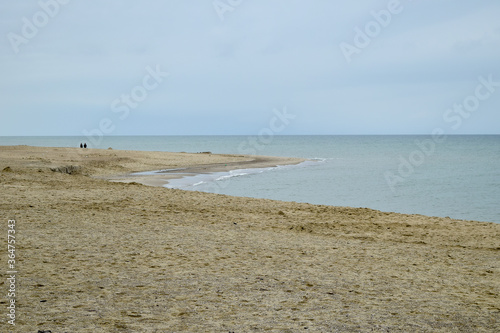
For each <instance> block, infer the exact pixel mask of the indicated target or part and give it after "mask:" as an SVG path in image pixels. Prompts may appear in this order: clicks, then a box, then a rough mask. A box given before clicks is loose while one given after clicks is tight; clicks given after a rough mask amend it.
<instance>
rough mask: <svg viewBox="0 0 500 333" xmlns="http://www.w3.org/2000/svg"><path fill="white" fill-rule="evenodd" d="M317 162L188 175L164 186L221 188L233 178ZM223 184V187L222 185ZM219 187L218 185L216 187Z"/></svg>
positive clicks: (308, 161) (191, 188)
mask: <svg viewBox="0 0 500 333" xmlns="http://www.w3.org/2000/svg"><path fill="white" fill-rule="evenodd" d="M317 163H318V161H315V160H312V159H311V160H307V161H304V162H302V163H299V164H288V165H278V166H275V167H267V168H249V169H236V170H230V171H228V172H212V173H205V174H197V175H188V176H184V177H183V178H179V179H171V180H169V182H168V184H166V185H164V186H165V187H168V188H174V189H183V190H196V189H197V188H198V187H199V186H200V185H207V184H210V183H213V184H217V183H219V184H221V185H220V186H221V187H225V186H227V184H225V183H226V182H228V181H230V180H231V179H232V178H235V177H245V176H252V175H255V174H260V173H263V172H269V171H275V170H276V171H277V170H282V169H289V168H297V167H309V166H312V165H316V164H317ZM222 184H225V185H222ZM218 186H219V185H218Z"/></svg>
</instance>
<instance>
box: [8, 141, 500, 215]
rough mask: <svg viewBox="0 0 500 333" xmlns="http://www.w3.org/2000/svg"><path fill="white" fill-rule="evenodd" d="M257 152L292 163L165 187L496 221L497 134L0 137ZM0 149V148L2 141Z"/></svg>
mask: <svg viewBox="0 0 500 333" xmlns="http://www.w3.org/2000/svg"><path fill="white" fill-rule="evenodd" d="M85 141H86V142H87V143H89V144H90V146H91V147H95V148H108V147H112V148H114V149H128V150H148V151H175V152H181V151H184V152H205V151H211V152H213V153H228V154H258V155H270V156H289V157H301V158H306V159H310V160H311V161H308V162H306V163H303V164H300V165H297V166H285V167H278V168H269V169H260V170H237V171H232V172H230V173H217V174H211V175H200V176H196V177H192V178H185V179H182V180H178V181H175V182H172V183H171V184H170V186H171V187H176V188H183V189H186V190H196V191H207V192H217V193H223V194H229V195H237V196H246V197H256V198H269V199H277V200H286V201H297V202H308V203H313V204H324V205H335V206H351V207H369V208H373V209H378V210H382V211H392V212H399V213H408V214H423V215H431V216H441V217H446V216H449V217H452V218H457V219H467V220H479V221H490V222H497V223H500V136H499V135H493V136H472V135H470V136H448V137H446V138H444V139H441V140H436V138H432V137H430V136H274V137H252V136H249V137H247V136H134V137H118V136H110V137H104V138H103V139H102V140H99V141H98V140H97V138H94V141H93V142H92V141H89V140H88V139H85V138H81V137H0V145H20V144H26V145H36V146H52V147H77V146H79V145H80V142H85ZM0 149H1V148H0Z"/></svg>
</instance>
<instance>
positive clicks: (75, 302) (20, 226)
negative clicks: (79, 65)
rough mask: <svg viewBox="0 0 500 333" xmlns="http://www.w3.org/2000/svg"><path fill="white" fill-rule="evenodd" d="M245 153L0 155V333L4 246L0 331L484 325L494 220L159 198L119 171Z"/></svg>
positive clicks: (228, 162) (218, 163)
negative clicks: (10, 240) (12, 274)
mask: <svg viewBox="0 0 500 333" xmlns="http://www.w3.org/2000/svg"><path fill="white" fill-rule="evenodd" d="M255 160H256V159H255V157H249V156H232V155H212V154H183V153H161V152H132V151H118V150H91V149H87V150H85V149H81V150H80V149H70V148H44V147H27V146H17V147H0V191H1V200H0V212H1V220H2V226H1V228H0V229H1V230H2V234H3V235H4V236H3V237H4V244H6V241H7V228H8V222H7V221H8V220H15V221H16V234H15V235H16V251H17V252H16V269H17V270H18V272H17V273H16V291H17V292H16V296H15V300H16V315H17V317H16V326H15V327H14V328H12V327H10V325H9V324H8V323H7V319H6V318H7V316H6V314H7V305H8V303H7V302H9V301H10V299H7V298H6V295H7V291H8V289H9V285H8V281H7V279H6V274H5V272H6V271H7V267H6V266H7V252H6V251H7V250H6V247H5V249H4V251H5V254H4V255H3V257H4V268H3V269H2V279H1V282H0V289H1V290H3V292H2V296H1V297H0V304H1V305H2V306H1V307H0V308H3V310H2V311H4V314H2V317H3V318H4V320H2V322H1V323H0V327H1V330H2V331H6V330H7V329H14V331H19V332H36V331H37V330H51V331H52V332H180V331H185V332H261V331H271V332H298V331H304V332H370V331H377V332H387V331H391V332H498V331H500V297H499V294H500V224H494V223H483V222H475V221H457V220H452V219H446V218H435V217H427V216H421V215H404V214H396V213H388V212H380V211H376V210H371V209H366V208H349V207H331V206H318V205H310V204H299V203H292V202H279V201H273V200H264V199H250V198H240V197H230V196H225V195H217V194H208V193H199V192H190V191H180V190H172V189H167V188H163V187H154V186H145V185H142V184H139V182H137V181H134V180H133V179H130V178H128V176H127V175H129V174H130V173H133V172H139V171H148V170H160V169H170V168H195V169H196V168H198V169H199V168H201V169H203V170H205V171H206V172H209V171H211V170H214V168H215V169H216V170H220V169H219V168H226V167H230V168H240V167H241V166H242V164H240V163H243V165H244V164H245V163H247V164H246V165H247V166H248V164H250V165H251V164H252V163H256V162H255ZM260 162H262V163H264V164H262V166H264V165H265V166H270V165H277V164H281V163H282V164H287V163H298V162H300V161H299V160H293V159H291V160H288V161H285V160H280V159H278V160H274V159H272V161H270V160H266V158H264V160H261V161H260ZM254 165H256V164H254ZM247 166H244V168H246V167H247ZM204 168H205V169H204ZM110 178H111V179H114V180H119V181H120V182H116V181H109V179H110ZM123 181H125V182H123ZM143 181H144V182H145V183H147V180H143ZM151 185H154V184H151ZM156 185H161V184H160V183H156Z"/></svg>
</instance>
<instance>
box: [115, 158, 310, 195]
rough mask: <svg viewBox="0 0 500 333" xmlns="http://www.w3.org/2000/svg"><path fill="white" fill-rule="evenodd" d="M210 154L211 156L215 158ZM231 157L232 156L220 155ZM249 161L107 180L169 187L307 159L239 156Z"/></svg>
mask: <svg viewBox="0 0 500 333" xmlns="http://www.w3.org/2000/svg"><path fill="white" fill-rule="evenodd" d="M213 155H216V156H217V154H213ZM213 155H212V154H210V155H209V156H213ZM220 156H231V155H220ZM239 156H240V157H244V158H245V159H247V160H244V161H239V162H229V163H212V164H201V165H193V166H186V167H181V168H174V169H166V168H163V169H158V170H146V171H139V172H134V173H130V174H127V175H114V176H111V177H106V179H108V180H110V181H113V182H123V183H131V182H136V183H139V184H143V185H148V186H161V187H167V188H170V187H168V186H166V185H168V184H169V182H170V181H171V180H179V179H184V178H187V177H195V176H199V175H209V174H214V173H219V172H221V173H222V172H226V173H229V172H231V171H237V170H245V169H266V168H274V167H278V166H283V165H296V164H300V163H302V162H305V161H306V160H305V159H300V158H288V157H270V156H258V155H255V156H253V155H239Z"/></svg>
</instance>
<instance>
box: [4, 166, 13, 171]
mask: <svg viewBox="0 0 500 333" xmlns="http://www.w3.org/2000/svg"><path fill="white" fill-rule="evenodd" d="M2 172H12V169H11V167H10V166H8V167H5V168H3V170H2Z"/></svg>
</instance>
